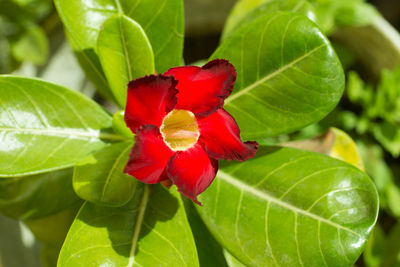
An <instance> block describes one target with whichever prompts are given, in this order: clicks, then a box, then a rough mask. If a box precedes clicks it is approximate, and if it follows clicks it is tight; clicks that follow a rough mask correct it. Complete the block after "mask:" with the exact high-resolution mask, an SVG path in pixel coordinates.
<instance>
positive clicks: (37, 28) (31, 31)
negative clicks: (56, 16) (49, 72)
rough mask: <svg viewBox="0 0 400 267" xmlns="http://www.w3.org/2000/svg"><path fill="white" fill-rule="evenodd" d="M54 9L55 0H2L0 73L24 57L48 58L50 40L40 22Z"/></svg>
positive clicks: (39, 60) (37, 60)
mask: <svg viewBox="0 0 400 267" xmlns="http://www.w3.org/2000/svg"><path fill="white" fill-rule="evenodd" d="M52 11H53V4H52V1H51V0H0V74H1V73H10V72H12V71H13V70H15V69H16V68H17V67H18V66H19V64H20V63H21V62H23V61H27V62H31V63H33V64H37V65H41V64H44V63H45V62H46V60H47V58H48V54H49V44H48V39H47V36H46V32H45V30H44V29H43V27H41V25H40V24H41V23H43V21H44V20H45V19H46V18H47V17H48V16H49V15H50V14H51V12H52Z"/></svg>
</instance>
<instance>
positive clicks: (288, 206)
mask: <svg viewBox="0 0 400 267" xmlns="http://www.w3.org/2000/svg"><path fill="white" fill-rule="evenodd" d="M217 175H218V177H219V178H220V179H222V180H224V181H225V182H227V183H229V184H231V185H232V186H234V187H237V188H238V189H240V190H243V191H246V192H248V193H250V194H252V195H255V196H258V197H260V198H262V199H264V200H266V201H268V202H271V203H274V204H276V205H278V206H280V207H282V208H284V209H288V210H291V211H293V212H294V213H295V214H297V213H299V214H302V215H304V216H306V217H309V218H312V219H314V220H317V221H319V222H323V223H326V224H329V225H331V226H333V227H335V228H338V229H342V230H344V231H346V232H349V233H352V234H354V235H356V236H358V237H360V238H362V236H361V235H360V234H359V233H357V232H355V231H353V230H351V229H349V228H347V227H345V226H342V225H340V224H337V223H335V222H332V221H330V220H328V219H325V218H323V217H321V216H319V215H317V214H314V213H312V212H309V211H306V210H303V209H300V208H298V207H296V206H293V205H292V204H289V203H287V202H284V201H282V200H280V199H278V198H275V197H273V196H271V195H269V194H267V193H266V192H263V191H261V190H258V189H255V188H253V187H251V186H249V185H248V184H246V183H244V182H242V181H240V180H239V179H237V178H235V177H233V176H231V175H229V174H227V173H225V172H223V171H221V170H219V171H218V174H217Z"/></svg>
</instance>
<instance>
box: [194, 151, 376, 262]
mask: <svg viewBox="0 0 400 267" xmlns="http://www.w3.org/2000/svg"><path fill="white" fill-rule="evenodd" d="M199 199H200V201H201V202H202V203H203V207H198V211H199V212H200V215H201V217H202V218H203V220H204V221H205V223H206V225H207V226H208V228H209V229H210V231H211V232H212V233H213V234H214V236H215V237H216V238H217V240H218V241H219V242H220V243H221V244H222V245H223V246H224V247H225V248H227V249H228V251H229V252H230V253H232V254H233V256H235V257H237V258H238V259H239V260H240V261H242V262H243V263H245V264H246V265H249V266H350V265H352V264H353V263H354V262H355V261H356V260H357V258H358V257H359V256H360V254H361V252H362V251H363V249H364V246H365V243H366V241H367V240H368V237H369V235H370V232H371V229H372V227H373V226H374V224H375V221H376V219H377V215H378V196H377V192H376V190H375V187H374V185H373V183H372V181H371V180H370V178H369V177H368V176H367V175H366V174H364V173H363V172H361V171H360V170H358V169H357V168H355V167H353V166H351V165H349V164H347V163H344V162H342V161H339V160H336V159H332V158H330V157H327V156H325V155H321V154H317V153H313V152H306V151H301V150H296V149H291V148H279V147H264V148H262V149H260V150H259V152H258V156H257V157H256V158H253V159H251V160H248V161H246V162H243V163H230V164H226V165H225V166H222V167H221V168H220V170H219V172H218V174H217V177H216V179H215V181H214V182H213V183H212V185H211V186H210V187H209V188H208V189H207V191H205V192H204V193H203V194H201V195H200V198H199Z"/></svg>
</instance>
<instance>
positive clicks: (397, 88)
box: [342, 67, 400, 158]
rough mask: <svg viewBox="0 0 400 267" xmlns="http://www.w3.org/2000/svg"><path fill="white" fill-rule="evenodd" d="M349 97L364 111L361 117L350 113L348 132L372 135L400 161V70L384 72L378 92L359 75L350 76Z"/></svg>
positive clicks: (353, 73)
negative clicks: (399, 157)
mask: <svg viewBox="0 0 400 267" xmlns="http://www.w3.org/2000/svg"><path fill="white" fill-rule="evenodd" d="M347 96H348V98H349V100H350V101H351V103H353V104H355V105H357V107H358V108H361V113H360V114H359V115H356V114H355V113H353V112H347V113H346V114H345V115H344V116H343V117H342V119H343V120H344V121H343V125H344V126H345V127H346V130H355V131H356V132H357V133H358V134H364V133H366V132H369V133H371V134H372V135H373V136H374V138H375V139H376V140H377V141H378V142H379V143H380V144H381V145H382V146H383V147H384V148H385V149H386V150H387V151H388V152H389V153H391V154H392V156H393V157H395V158H397V157H398V156H399V155H400V127H399V126H400V67H398V68H397V69H395V70H394V71H388V70H384V71H383V72H382V77H381V81H380V83H379V84H378V86H377V87H376V88H374V87H373V86H371V85H369V84H366V83H365V82H363V80H361V78H360V77H359V76H358V74H357V73H356V72H350V73H349V75H348V90H347Z"/></svg>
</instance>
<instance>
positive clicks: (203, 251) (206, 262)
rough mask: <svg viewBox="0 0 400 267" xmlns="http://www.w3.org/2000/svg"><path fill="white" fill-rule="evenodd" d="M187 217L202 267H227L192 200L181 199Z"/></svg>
mask: <svg viewBox="0 0 400 267" xmlns="http://www.w3.org/2000/svg"><path fill="white" fill-rule="evenodd" d="M183 202H184V205H185V210H186V214H187V218H188V220H189V223H190V228H191V229H192V232H193V237H194V240H195V241H196V248H197V254H198V256H199V262H200V266H204V267H228V265H227V263H226V260H225V257H224V251H223V250H222V247H221V245H220V244H218V242H217V240H215V238H214V237H213V236H212V235H211V233H210V231H208V229H207V227H206V226H205V225H204V222H203V221H202V220H201V218H200V216H199V214H198V213H197V211H196V208H195V207H194V204H193V201H192V200H190V199H188V198H184V199H183Z"/></svg>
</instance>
